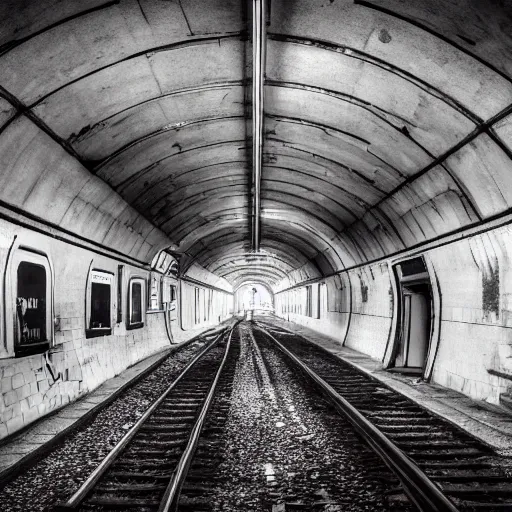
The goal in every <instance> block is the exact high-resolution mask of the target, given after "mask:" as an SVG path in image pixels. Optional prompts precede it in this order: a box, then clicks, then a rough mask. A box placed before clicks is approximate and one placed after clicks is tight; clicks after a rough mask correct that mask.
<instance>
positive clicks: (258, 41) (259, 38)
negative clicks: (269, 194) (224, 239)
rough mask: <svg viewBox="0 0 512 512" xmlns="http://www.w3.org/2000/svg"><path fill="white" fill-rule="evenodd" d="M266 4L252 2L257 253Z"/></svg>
mask: <svg viewBox="0 0 512 512" xmlns="http://www.w3.org/2000/svg"><path fill="white" fill-rule="evenodd" d="M266 3H267V0H252V62H253V65H252V181H253V183H252V192H253V215H252V218H253V229H252V249H253V251H254V252H258V251H259V250H260V239H261V167H262V158H263V98H264V82H265V56H266V40H267V32H266Z"/></svg>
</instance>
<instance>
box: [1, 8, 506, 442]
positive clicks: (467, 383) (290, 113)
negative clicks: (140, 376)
mask: <svg viewBox="0 0 512 512" xmlns="http://www.w3.org/2000/svg"><path fill="white" fill-rule="evenodd" d="M511 27H512V5H511V3H510V2H509V1H508V0H502V1H500V0H486V1H477V0H452V1H450V2H448V1H443V0H409V1H407V2H403V1H399V0H372V1H366V0H267V1H262V0H252V1H248V2H245V1H240V0H239V1H235V0H174V1H172V0H171V1H163V0H113V1H106V0H67V1H63V0H38V1H35V0H22V1H20V0H4V1H2V2H1V3H0V290H1V294H2V296H1V301H0V305H1V307H0V378H1V381H0V382H1V398H0V438H2V437H6V436H8V435H10V434H12V433H13V432H16V431H18V430H19V429H21V428H23V427H24V426H26V425H28V424H30V423H32V422H33V421H35V420H37V419H39V418H41V417H43V416H45V415H47V414H48V413H50V412H52V411H54V410H56V409H58V408H59V407H61V406H63V405H65V404H67V403H69V402H71V401H74V400H76V399H77V398H78V397H80V396H82V395H84V394H85V393H87V392H89V391H91V390H92V389H94V388H96V387H97V386H98V385H99V384H101V383H102V382H104V381H105V380H107V379H109V378H110V377H113V376H114V375H116V374H118V373H119V372H121V371H122V370H124V369H125V368H127V367H128V366H130V365H132V364H134V363H135V362H137V361H139V360H141V359H142V358H145V357H147V356H148V355H150V354H153V353H155V352H156V351H158V350H160V349H162V348H163V347H166V346H168V345H169V343H179V342H181V341H184V340H186V339H190V338H191V337H193V336H195V335H196V334H198V333H199V332H203V331H204V330H206V329H210V328H212V327H214V326H215V325H217V324H219V323H220V322H222V321H224V320H226V319H227V318H229V317H230V316H232V315H234V314H236V313H238V312H239V311H240V310H243V309H244V308H245V307H247V306H244V299H243V297H242V295H243V296H246V295H247V293H246V292H247V290H252V289H254V290H260V291H261V293H267V294H268V297H270V298H271V299H268V300H267V301H266V302H265V307H266V308H267V309H271V308H273V311H274V313H275V315H276V316H278V317H281V318H283V319H285V320H287V321H290V322H294V323H296V324H301V325H304V326H307V327H309V328H311V329H314V330H316V331H319V332H321V333H323V334H326V335H329V336H331V337H333V338H335V339H336V341H337V342H338V343H339V344H343V345H344V346H345V347H348V348H352V349H354V350H356V351H359V352H361V353H363V354H366V355H369V356H371V357H373V358H375V359H376V360H378V361H380V362H381V363H382V364H383V365H384V368H387V369H389V370H390V371H394V372H401V373H405V374H406V375H415V376H417V377H418V378H419V379H424V380H426V381H429V382H431V383H435V384H439V385H441V386H444V387H446V388H450V389H452V390H455V391H458V392H461V393H463V394H465V395H467V396H469V397H471V398H473V399H475V400H479V401H486V402H488V403H490V404H493V405H498V406H502V407H507V406H508V405H509V404H510V403H511V399H510V398H509V391H510V389H511V387H512V227H511V222H512V28H511ZM252 293H253V297H256V295H255V293H256V292H252ZM255 304H256V299H254V300H253V303H252V306H249V307H254V305H255ZM258 304H260V302H258ZM260 305H262V307H263V301H261V304H260Z"/></svg>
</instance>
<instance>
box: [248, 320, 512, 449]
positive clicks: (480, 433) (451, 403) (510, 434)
mask: <svg viewBox="0 0 512 512" xmlns="http://www.w3.org/2000/svg"><path fill="white" fill-rule="evenodd" d="M258 320H261V321H262V322H268V323H271V324H272V325H274V326H275V327H277V328H278V329H286V330H288V331H290V332H292V333H294V334H298V335H300V336H302V337H303V338H305V339H307V340H308V341H310V342H312V343H315V344H316V345H318V346H320V347H322V348H324V349H326V350H327V351H329V352H331V353H332V354H334V355H335V356H336V357H339V358H340V359H341V360H343V361H345V362H347V363H349V364H351V365H352V366H354V367H356V368H358V369H359V370H361V371H363V372H364V373H366V374H367V375H370V376H372V377H373V378H375V379H377V380H379V381H380V382H382V383H383V384H385V385H386V386H388V387H389V388H391V389H393V390H395V391H398V392H399V393H402V394H403V395H404V396H406V397H407V398H410V399H411V400H413V401H414V402H416V403H417V404H418V405H420V406H422V407H424V408H425V409H427V410H428V411H430V412H431V413H433V414H435V415H436V416H439V417H441V418H443V419H445V420H447V421H449V422H450V423H452V424H453V425H455V426H457V427H459V428H461V429H462V430H464V431H466V432H467V433H468V434H469V435H471V436H473V437H474V438H476V439H478V440H479V441H481V442H483V443H484V444H486V445H488V446H489V447H491V448H492V449H493V450H494V451H495V452H496V453H498V454H499V455H502V456H506V457H512V417H511V416H510V415H509V414H507V412H506V411H504V410H502V409H501V408H500V407H497V406H494V405H490V404H487V403H485V402H478V401H475V400H472V399H471V398H469V397H467V396H466V395H463V394H461V393H458V392H456V391H453V390H450V389H446V388H443V387H442V386H438V385H435V384H429V383H427V382H424V381H421V380H418V379H416V378H414V377H407V376H404V375H399V374H396V373H391V372H387V371H385V370H383V368H382V363H381V362H380V361H378V360H376V359H372V358H371V357H369V356H367V355H365V354H362V353H360V352H357V351H355V350H353V349H350V348H347V347H343V346H341V345H340V342H339V341H337V340H335V339H334V338H331V337H329V336H326V335H324V334H320V333H318V332H316V331H314V330H312V329H309V328H307V327H304V326H302V325H297V324H294V323H292V322H287V321H285V320H282V319H279V318H276V317H273V318H269V317H261V318H258Z"/></svg>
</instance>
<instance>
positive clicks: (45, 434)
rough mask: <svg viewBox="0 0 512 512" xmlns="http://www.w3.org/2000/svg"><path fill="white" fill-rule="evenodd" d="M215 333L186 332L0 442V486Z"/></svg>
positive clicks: (205, 329)
mask: <svg viewBox="0 0 512 512" xmlns="http://www.w3.org/2000/svg"><path fill="white" fill-rule="evenodd" d="M221 325H223V324H221ZM217 329H218V328H212V327H207V328H205V327H201V328H198V329H195V330H191V331H189V332H188V334H189V339H188V340H186V341H183V342H181V343H177V344H175V345H169V346H168V347H166V348H165V349H164V350H160V351H158V352H156V353H155V354H152V355H151V356H149V357H147V358H145V359H143V360H142V361H139V362H138V363H136V364H134V365H133V366H130V367H129V368H127V369H126V370H124V371H123V372H121V373H120V374H118V375H116V376H115V377H113V378H112V379H109V380H107V381H105V382H104V383H103V384H101V385H100V386H99V387H98V388H96V389H95V390H94V391H92V392H90V393H88V394H87V395H85V396H83V397H81V398H79V399H78V400H76V401H75V402H72V403H70V404H68V405H66V406H65V407H62V408H60V409H58V410H57V411H55V412H54V413H51V414H49V415H48V416H45V417H44V418H41V419H40V420H38V421H36V422H34V423H33V424H31V425H29V426H28V427H26V428H24V429H23V430H21V431H20V432H17V433H15V434H13V435H12V436H9V437H7V438H5V439H2V440H1V441H0V482H1V481H2V480H3V479H5V478H7V477H8V476H9V475H10V474H12V473H13V472H16V471H19V469H20V467H23V466H24V464H25V463H26V462H27V461H28V460H31V459H32V458H33V457H37V456H39V455H44V453H45V452H46V451H48V450H49V449H51V448H52V447H53V446H54V445H55V444H56V443H57V442H58V441H59V439H61V438H63V437H64V436H65V435H66V434H67V433H69V432H70V431H72V430H73V429H75V428H77V427H78V426H80V425H81V424H83V423H85V422H86V421H87V420H88V419H89V418H91V417H92V416H93V415H94V414H95V413H96V412H97V411H99V410H101V409H102V408H103V407H104V406H105V405H106V404H108V403H109V402H111V401H113V400H114V399H115V398H116V397H117V396H118V395H120V394H121V393H122V392H123V391H124V390H125V389H126V388H128V387H129V386H130V385H131V384H132V381H133V380H134V379H136V378H139V377H142V376H143V375H144V374H146V373H149V372H150V371H151V370H152V368H153V367H156V366H158V365H159V364H160V362H161V361H163V360H164V359H165V358H166V357H167V356H168V355H169V354H171V353H172V352H174V351H176V350H177V349H179V348H180V347H182V346H184V345H187V344H189V343H192V342H194V341H195V340H198V339H200V338H202V337H209V336H212V335H214V334H215V333H216V331H217Z"/></svg>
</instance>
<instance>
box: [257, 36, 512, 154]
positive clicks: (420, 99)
mask: <svg viewBox="0 0 512 512" xmlns="http://www.w3.org/2000/svg"><path fill="white" fill-rule="evenodd" d="M268 60H269V62H268V71H267V75H268V78H269V79H270V80H273V81H274V80H275V81H276V82H278V83H280V82H283V83H285V84H286V83H291V84H303V85H307V86H313V87H315V88H318V89H320V90H325V91H326V92H328V91H334V92H337V93H339V94H343V95H345V96H349V97H354V98H356V99H358V100H360V101H362V102H365V103H368V104H370V105H373V106H375V107H377V108H378V109H380V110H381V111H383V112H384V113H385V114H387V115H389V116H392V117H394V118H398V119H401V120H402V123H403V125H402V127H403V126H405V128H406V129H407V131H408V132H409V133H410V134H411V136H412V138H413V139H414V140H418V141H419V142H420V143H422V145H423V146H424V147H425V148H426V149H428V150H429V151H430V152H431V153H433V154H441V153H443V152H444V151H446V150H447V149H448V148H449V147H450V146H451V145H453V144H454V143H456V142H457V141H458V140H460V138H461V136H464V134H466V133H468V132H469V131H470V130H471V128H472V124H471V122H470V121H469V120H468V118H467V115H465V114H464V113H463V112H460V111H459V110H457V109H456V108H455V107H454V106H452V105H450V103H449V101H448V98H446V99H445V100H444V101H443V98H439V97H438V96H440V94H439V93H435V92H434V91H430V90H429V89H428V88H426V87H425V86H423V87H420V86H419V85H416V84H415V83H413V82H412V81H411V80H410V79H409V78H408V77H402V76H400V75H398V74H396V73H394V72H392V71H390V70H388V69H386V68H385V67H383V66H381V65H376V64H373V63H370V62H364V61H363V60H360V59H358V58H354V57H353V56H351V55H346V54H343V53H339V52H333V51H326V50H324V49H322V48H319V47H316V46H306V45H304V44H294V43H284V42H280V41H271V42H270V45H269V57H268ZM511 94H512V91H511ZM510 99H511V100H512V96H511V98H510Z"/></svg>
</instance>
